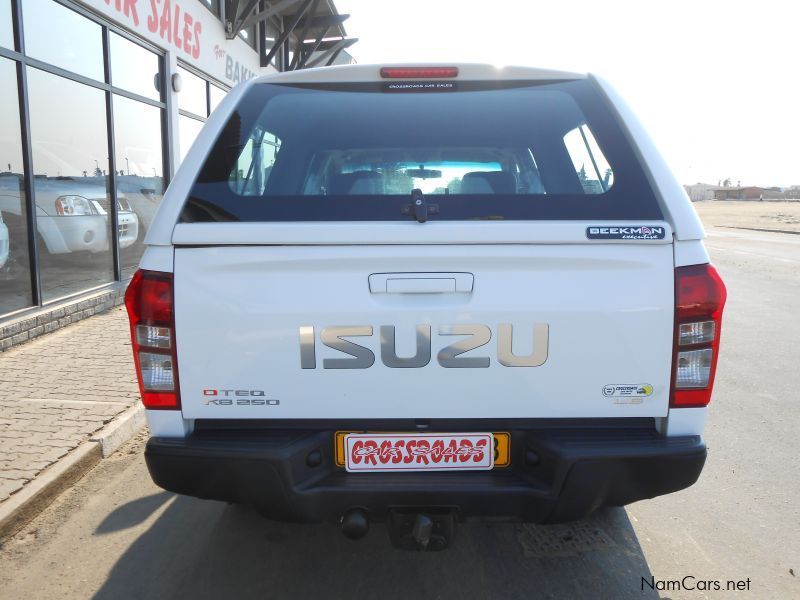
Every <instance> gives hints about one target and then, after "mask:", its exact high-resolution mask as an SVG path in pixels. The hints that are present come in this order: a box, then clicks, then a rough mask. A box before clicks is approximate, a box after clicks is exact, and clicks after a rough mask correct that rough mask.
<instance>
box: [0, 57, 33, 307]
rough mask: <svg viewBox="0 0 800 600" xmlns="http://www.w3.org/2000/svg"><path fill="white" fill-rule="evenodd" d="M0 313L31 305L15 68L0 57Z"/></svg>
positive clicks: (11, 63) (8, 61)
mask: <svg viewBox="0 0 800 600" xmlns="http://www.w3.org/2000/svg"><path fill="white" fill-rule="evenodd" d="M0 106H2V107H3V110H0V315H3V314H6V313H10V312H13V311H15V310H19V309H21V308H26V307H28V306H31V305H32V304H33V297H32V294H31V274H30V261H29V258H28V227H27V222H26V218H27V215H26V212H25V192H24V184H25V182H24V173H23V168H22V138H21V135H20V127H19V102H18V100H17V68H16V64H15V63H14V62H13V61H11V60H8V59H5V58H0Z"/></svg>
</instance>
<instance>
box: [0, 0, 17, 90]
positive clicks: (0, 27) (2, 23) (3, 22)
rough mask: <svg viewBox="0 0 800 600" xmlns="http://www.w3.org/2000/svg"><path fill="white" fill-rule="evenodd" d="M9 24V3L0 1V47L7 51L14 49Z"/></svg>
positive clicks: (12, 34)
mask: <svg viewBox="0 0 800 600" xmlns="http://www.w3.org/2000/svg"><path fill="white" fill-rule="evenodd" d="M11 23H12V22H11V2H10V1H9V0H0V46H2V47H3V48H8V49H9V50H13V49H14V26H13V25H12V24H11ZM4 83H5V82H4Z"/></svg>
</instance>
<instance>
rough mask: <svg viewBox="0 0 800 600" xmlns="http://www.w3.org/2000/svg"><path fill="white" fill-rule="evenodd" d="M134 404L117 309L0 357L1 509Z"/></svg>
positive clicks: (127, 347)
mask: <svg viewBox="0 0 800 600" xmlns="http://www.w3.org/2000/svg"><path fill="white" fill-rule="evenodd" d="M138 398H139V390H138V386H137V384H136V374H135V372H134V367H133V360H132V356H131V343H130V334H129V330H128V319H127V316H126V314H125V309H124V308H122V307H117V308H114V309H112V310H111V311H109V312H107V313H104V314H101V315H98V316H95V317H92V318H90V319H87V320H85V321H81V322H79V323H76V324H74V325H70V326H68V327H66V328H64V329H60V330H58V331H55V332H53V333H51V334H49V335H46V336H44V337H42V338H38V339H36V340H34V341H32V342H29V343H27V344H23V345H21V346H19V347H17V348H11V349H10V350H7V351H6V352H2V353H0V506H1V505H2V502H4V501H5V500H7V499H8V498H9V497H10V496H12V495H13V494H15V493H17V492H19V491H20V490H21V489H23V487H24V486H25V485H27V484H28V483H30V482H31V481H33V480H34V479H35V478H36V477H37V475H39V474H40V473H41V472H42V471H43V470H45V469H46V468H47V467H49V466H51V465H53V464H54V463H56V462H57V461H58V460H59V459H61V458H63V457H65V456H66V455H67V454H68V453H69V452H70V451H71V450H73V449H75V448H77V447H78V446H79V445H80V444H82V443H84V442H86V441H87V440H89V439H90V438H91V437H92V434H94V433H95V432H97V431H98V430H100V429H101V428H102V427H103V426H104V425H105V424H107V423H108V422H109V421H111V420H112V419H113V418H114V417H116V416H117V415H119V414H120V413H122V412H123V411H125V410H126V409H128V408H129V407H131V406H133V405H134V404H135V403H136V402H137V401H138Z"/></svg>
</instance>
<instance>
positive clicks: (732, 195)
mask: <svg viewBox="0 0 800 600" xmlns="http://www.w3.org/2000/svg"><path fill="white" fill-rule="evenodd" d="M785 197H786V196H785V194H784V193H783V191H782V190H781V189H780V188H777V187H771V188H763V187H758V186H755V185H751V186H744V187H717V188H714V199H715V200H759V199H762V198H763V199H765V200H766V199H771V200H775V199H779V198H785Z"/></svg>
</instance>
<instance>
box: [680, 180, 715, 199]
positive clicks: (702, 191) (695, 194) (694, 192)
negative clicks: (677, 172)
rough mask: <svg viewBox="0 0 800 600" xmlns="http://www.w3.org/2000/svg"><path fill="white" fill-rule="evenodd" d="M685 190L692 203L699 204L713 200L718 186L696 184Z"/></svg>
mask: <svg viewBox="0 0 800 600" xmlns="http://www.w3.org/2000/svg"><path fill="white" fill-rule="evenodd" d="M683 189H685V190H686V194H687V195H688V196H689V199H690V200H691V201H692V202H698V201H701V200H713V199H714V190H715V189H717V186H715V185H711V184H710V183H695V184H694V185H685V186H683Z"/></svg>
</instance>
